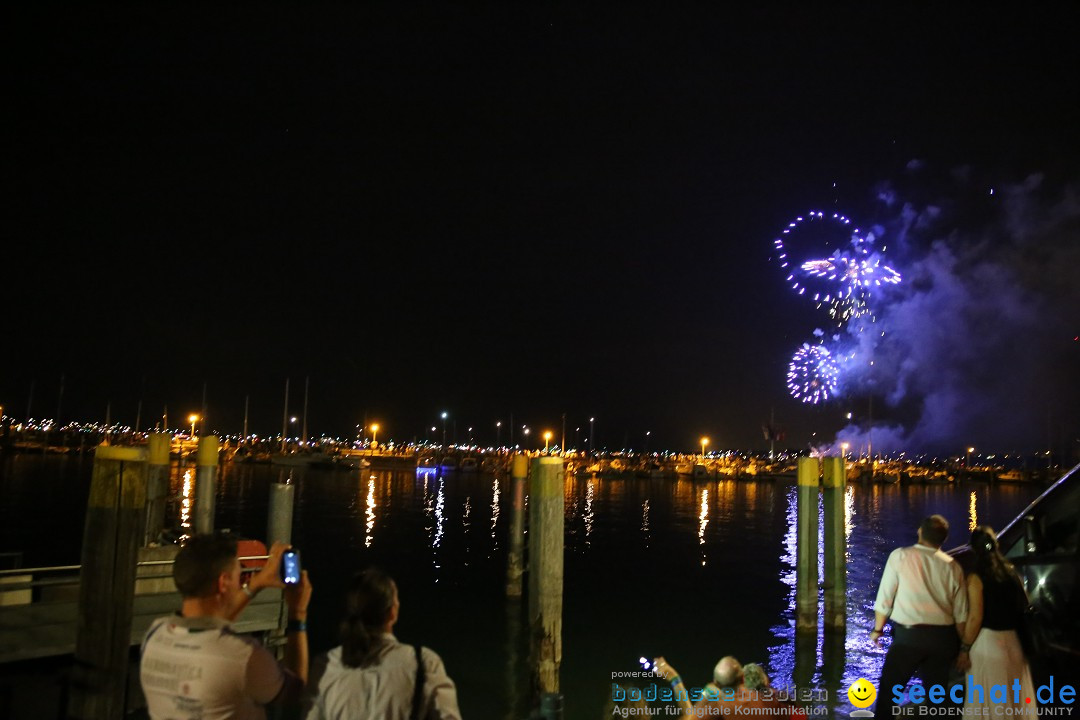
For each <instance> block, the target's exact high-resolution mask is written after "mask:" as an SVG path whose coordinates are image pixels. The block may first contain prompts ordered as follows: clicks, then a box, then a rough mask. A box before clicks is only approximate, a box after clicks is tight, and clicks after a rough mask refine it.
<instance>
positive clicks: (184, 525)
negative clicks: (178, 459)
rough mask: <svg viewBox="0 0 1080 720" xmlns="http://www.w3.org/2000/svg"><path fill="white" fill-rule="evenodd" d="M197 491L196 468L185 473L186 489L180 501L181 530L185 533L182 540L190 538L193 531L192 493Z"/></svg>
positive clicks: (182, 534) (181, 536)
mask: <svg viewBox="0 0 1080 720" xmlns="http://www.w3.org/2000/svg"><path fill="white" fill-rule="evenodd" d="M194 489H195V468H188V469H187V470H185V471H184V487H183V491H182V495H181V500H180V529H181V530H182V531H183V532H182V533H181V535H180V539H181V540H184V539H187V538H188V537H190V530H191V503H192V497H191V496H192V491H193V490H194Z"/></svg>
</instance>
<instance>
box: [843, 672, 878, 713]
mask: <svg viewBox="0 0 1080 720" xmlns="http://www.w3.org/2000/svg"><path fill="white" fill-rule="evenodd" d="M847 697H848V700H850V701H851V704H852V705H854V706H855V707H857V708H868V707H870V706H871V705H873V704H874V700H875V699H876V698H877V688H875V687H874V686H873V685H872V684H871V683H870V681H869V680H867V679H865V678H859V679H858V680H856V681H855V682H853V683H851V687H849V688H848V691H847Z"/></svg>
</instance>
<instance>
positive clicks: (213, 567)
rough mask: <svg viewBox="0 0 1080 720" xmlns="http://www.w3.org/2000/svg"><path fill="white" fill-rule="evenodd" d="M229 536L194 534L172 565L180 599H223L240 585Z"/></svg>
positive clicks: (237, 560)
mask: <svg viewBox="0 0 1080 720" xmlns="http://www.w3.org/2000/svg"><path fill="white" fill-rule="evenodd" d="M236 549H237V544H236V538H235V537H233V536H231V535H223V534H214V535H195V536H194V537H192V538H189V539H188V541H187V542H186V543H185V544H184V546H183V547H182V548H180V552H178V553H177V554H176V560H175V561H174V562H173V581H174V582H175V583H176V589H177V590H179V591H180V595H181V597H184V598H213V597H215V596H221V597H222V598H226V597H228V596H229V593H230V592H231V591H232V590H234V589H235V588H237V587H239V586H240V560H239V558H238V557H237V554H236V552H237V550H236Z"/></svg>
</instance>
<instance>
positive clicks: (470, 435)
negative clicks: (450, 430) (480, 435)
mask: <svg viewBox="0 0 1080 720" xmlns="http://www.w3.org/2000/svg"><path fill="white" fill-rule="evenodd" d="M469 445H470V446H471V445H472V428H469Z"/></svg>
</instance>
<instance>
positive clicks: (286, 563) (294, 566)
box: [281, 548, 300, 585]
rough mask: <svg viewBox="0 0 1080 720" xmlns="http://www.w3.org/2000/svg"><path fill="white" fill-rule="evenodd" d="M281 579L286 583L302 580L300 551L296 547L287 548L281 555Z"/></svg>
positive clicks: (291, 583)
mask: <svg viewBox="0 0 1080 720" xmlns="http://www.w3.org/2000/svg"><path fill="white" fill-rule="evenodd" d="M281 581H282V582H283V583H285V584H286V585H295V584H297V583H298V582H300V551H299V550H297V549H296V548H292V549H291V550H286V551H285V554H284V555H282V556H281Z"/></svg>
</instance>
